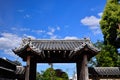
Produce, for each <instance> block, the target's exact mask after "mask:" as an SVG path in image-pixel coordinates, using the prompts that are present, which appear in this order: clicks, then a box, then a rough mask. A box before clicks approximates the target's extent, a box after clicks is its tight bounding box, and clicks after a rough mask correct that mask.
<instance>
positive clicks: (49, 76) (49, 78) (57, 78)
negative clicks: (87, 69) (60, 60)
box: [36, 68, 69, 80]
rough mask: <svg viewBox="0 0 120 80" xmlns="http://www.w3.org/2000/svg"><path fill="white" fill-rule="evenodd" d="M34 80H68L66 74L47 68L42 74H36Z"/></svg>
mask: <svg viewBox="0 0 120 80" xmlns="http://www.w3.org/2000/svg"><path fill="white" fill-rule="evenodd" d="M36 76H37V78H36V80H69V78H68V75H67V73H65V72H63V71H62V70H60V69H57V70H54V69H53V68H48V69H46V70H45V71H44V72H42V74H40V73H37V75H36Z"/></svg>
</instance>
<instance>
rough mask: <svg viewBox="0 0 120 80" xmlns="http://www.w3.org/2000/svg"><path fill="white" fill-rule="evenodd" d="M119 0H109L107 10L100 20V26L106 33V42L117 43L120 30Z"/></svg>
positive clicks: (104, 33)
mask: <svg viewBox="0 0 120 80" xmlns="http://www.w3.org/2000/svg"><path fill="white" fill-rule="evenodd" d="M118 1H119V0H107V4H106V7H105V10H104V12H103V15H102V19H101V21H100V27H101V29H102V33H103V35H104V43H105V44H110V45H114V46H115V45H116V38H117V35H118V34H119V32H120V30H119V29H118V25H119V24H120V4H119V2H118Z"/></svg>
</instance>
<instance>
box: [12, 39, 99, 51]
mask: <svg viewBox="0 0 120 80" xmlns="http://www.w3.org/2000/svg"><path fill="white" fill-rule="evenodd" d="M28 46H29V47H30V48H31V49H32V50H33V51H35V52H36V53H41V52H42V51H44V50H70V51H78V50H81V49H83V48H84V47H85V46H87V47H88V48H90V49H91V50H93V51H94V52H96V53H97V52H98V51H99V50H98V49H97V48H96V47H94V46H93V45H92V43H91V42H90V40H89V39H79V40H31V39H24V40H23V42H22V44H21V46H20V47H19V48H16V49H14V50H13V51H14V52H15V53H20V52H21V51H22V50H24V49H25V48H26V47H28Z"/></svg>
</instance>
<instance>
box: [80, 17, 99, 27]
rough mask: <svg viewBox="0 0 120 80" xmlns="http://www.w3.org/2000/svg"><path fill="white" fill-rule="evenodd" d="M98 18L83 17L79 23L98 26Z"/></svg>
mask: <svg viewBox="0 0 120 80" xmlns="http://www.w3.org/2000/svg"><path fill="white" fill-rule="evenodd" d="M99 21H100V19H99V18H97V17H95V16H90V17H85V18H84V19H82V20H81V23H82V24H84V25H87V26H90V27H94V26H98V25H99Z"/></svg>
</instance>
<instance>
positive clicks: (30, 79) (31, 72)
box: [25, 56, 36, 80]
mask: <svg viewBox="0 0 120 80" xmlns="http://www.w3.org/2000/svg"><path fill="white" fill-rule="evenodd" d="M26 65H27V66H26V73H25V80H36V62H35V61H34V59H32V58H31V57H30V56H27V62H26Z"/></svg>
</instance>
